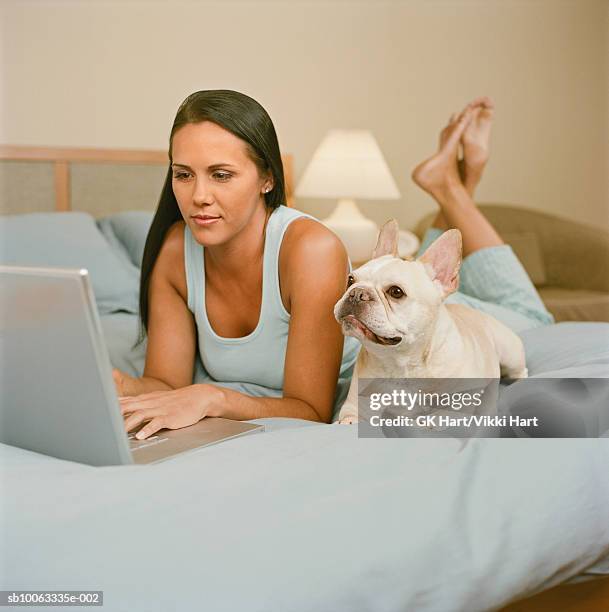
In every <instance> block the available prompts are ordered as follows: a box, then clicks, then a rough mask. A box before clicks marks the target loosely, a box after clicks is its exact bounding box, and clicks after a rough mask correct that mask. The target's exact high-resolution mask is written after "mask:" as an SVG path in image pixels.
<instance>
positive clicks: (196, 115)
mask: <svg viewBox="0 0 609 612" xmlns="http://www.w3.org/2000/svg"><path fill="white" fill-rule="evenodd" d="M203 121H211V122H212V123H215V124H217V125H219V126H220V127H223V128H224V129H225V130H228V131H229V132H231V133H233V134H234V135H235V136H237V137H238V138H240V139H241V140H243V141H244V142H245V145H246V148H247V153H248V156H249V157H250V159H251V160H252V161H253V162H254V163H255V164H256V166H257V168H258V172H259V173H260V175H261V176H265V175H269V174H270V175H271V176H272V177H273V187H272V189H271V191H269V192H268V193H265V194H264V199H265V204H266V206H267V207H268V208H271V209H272V208H277V207H278V206H281V205H282V204H285V201H286V194H285V179H284V175H283V164H282V162H281V153H280V151H279V143H278V142H277V134H276V133H275V128H274V126H273V122H272V121H271V118H270V117H269V115H268V113H267V112H266V111H265V110H264V108H262V106H260V104H258V102H256V100H254V99H252V98H250V97H249V96H246V95H245V94H242V93H239V92H238V91H231V90H228V89H211V90H208V91H197V92H195V93H193V94H190V95H189V96H188V98H186V100H184V102H182V104H181V105H180V108H179V109H178V112H177V114H176V118H175V119H174V122H173V126H172V128H171V134H170V136H169V169H168V170H167V177H166V178H165V184H164V185H163V189H162V191H161V197H160V199H159V205H158V206H157V209H156V213H155V215H154V218H153V220H152V224H151V226H150V230H149V231H148V236H147V238H146V245H145V247H144V255H143V258H142V271H141V277H140V330H139V332H140V333H139V337H138V340H137V342H136V343H135V345H134V348H135V347H136V346H138V345H139V344H141V342H143V340H144V338H145V336H146V333H147V332H148V306H149V304H148V287H149V285H150V276H151V274H152V269H153V268H154V264H155V262H156V259H157V257H158V255H159V251H160V250H161V246H162V244H163V241H164V240H165V235H166V234H167V230H168V229H169V228H170V227H171V226H172V225H173V224H174V223H175V222H176V221H178V220H180V219H182V214H181V213H180V209H179V208H178V202H177V200H176V198H175V195H174V193H173V187H172V181H171V179H172V171H171V164H172V161H173V158H172V152H171V147H172V143H173V136H174V134H175V133H176V132H177V131H178V130H179V129H180V128H181V127H183V126H184V125H187V124H189V123H201V122H203Z"/></svg>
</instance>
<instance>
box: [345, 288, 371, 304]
mask: <svg viewBox="0 0 609 612" xmlns="http://www.w3.org/2000/svg"><path fill="white" fill-rule="evenodd" d="M347 299H348V300H349V301H350V302H351V303H352V304H355V303H356V302H371V301H373V300H374V294H373V293H372V291H371V290H370V289H366V288H365V287H354V288H353V289H352V290H351V292H350V293H349V297H348V298H347Z"/></svg>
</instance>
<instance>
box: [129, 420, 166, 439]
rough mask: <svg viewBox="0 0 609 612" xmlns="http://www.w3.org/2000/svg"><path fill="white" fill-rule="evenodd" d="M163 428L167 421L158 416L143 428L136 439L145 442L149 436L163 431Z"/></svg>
mask: <svg viewBox="0 0 609 612" xmlns="http://www.w3.org/2000/svg"><path fill="white" fill-rule="evenodd" d="M163 427H165V419H164V417H162V416H157V417H154V418H153V419H152V420H151V421H150V423H148V424H147V425H145V426H144V427H142V428H141V429H140V430H139V431H138V432H137V433H136V434H135V437H136V438H137V439H138V440H144V439H146V438H147V437H148V436H151V435H152V434H155V433H156V432H157V431H159V430H160V429H163Z"/></svg>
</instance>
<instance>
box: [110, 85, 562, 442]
mask: <svg viewBox="0 0 609 612" xmlns="http://www.w3.org/2000/svg"><path fill="white" fill-rule="evenodd" d="M491 118H492V103H491V102H490V100H489V99H488V98H479V99H477V100H474V101H473V102H472V103H470V104H469V105H468V106H467V107H466V108H465V109H464V111H463V112H462V113H461V114H460V115H459V116H458V117H452V118H451V121H450V122H449V125H448V126H447V127H446V128H445V129H444V130H443V132H442V134H441V138H440V148H439V151H438V153H437V154H436V155H434V156H433V157H431V158H430V159H429V160H427V161H425V162H423V163H422V164H420V165H419V166H418V167H417V168H416V169H415V171H414V172H413V179H414V180H415V182H416V183H417V184H418V185H419V186H421V187H422V188H423V189H425V190H426V191H427V192H428V193H430V194H431V195H432V196H433V197H434V198H435V199H436V201H437V202H438V204H439V205H440V208H441V212H440V213H439V215H438V217H437V218H436V221H435V223H434V228H432V230H430V231H429V232H428V234H427V236H426V238H425V240H424V244H423V248H424V247H425V246H426V245H428V244H430V242H431V241H432V240H433V239H434V238H435V237H437V235H438V233H441V231H442V230H443V229H447V228H448V227H457V228H458V229H460V230H461V232H462V234H463V247H464V257H465V258H464V261H463V267H462V271H461V285H460V290H461V291H462V293H458V294H453V295H452V296H450V298H449V300H452V301H461V302H464V303H467V304H469V305H471V306H473V307H476V308H481V309H483V310H486V311H487V312H490V313H491V314H494V315H495V316H497V317H498V318H500V319H501V320H502V321H504V322H505V323H507V324H508V325H511V326H512V327H513V328H516V329H523V328H526V327H533V326H535V325H539V324H540V323H546V322H551V317H550V316H549V315H548V314H547V312H546V311H545V308H544V307H543V304H542V303H541V300H540V299H539V297H538V295H537V293H536V291H535V289H534V287H533V285H532V284H531V282H530V280H529V279H528V276H527V275H526V273H525V272H524V270H523V269H522V266H521V265H520V263H519V262H518V260H517V259H516V258H515V256H514V255H513V253H512V252H511V249H510V248H509V247H508V246H507V245H503V244H502V241H501V239H500V238H499V237H498V235H497V234H496V232H495V231H494V230H493V228H492V226H491V225H490V224H489V223H488V221H486V219H485V218H484V217H483V216H482V214H481V213H480V212H479V211H478V209H477V208H476V207H475V205H474V204H473V201H472V199H471V197H472V195H473V190H474V188H475V186H476V185H477V182H478V181H479V180H480V177H481V174H482V170H483V169H484V165H485V163H486V160H487V159H488V136H489V131H490V122H491ZM460 144H461V146H462V147H463V152H464V160H463V162H462V164H461V166H459V165H458V162H457V154H458V148H459V145H460ZM169 158H170V169H169V172H168V175H167V179H166V181H165V185H164V188H163V191H162V194H161V199H160V202H159V206H158V209H157V212H156V215H155V217H154V220H153V222H152V226H151V228H150V232H149V235H148V239H147V242H146V248H145V251H144V258H143V262H142V276H141V287H140V312H141V319H142V324H143V327H144V329H145V330H146V332H147V336H148V346H147V352H146V365H145V370H144V376H143V377H141V378H132V377H130V376H128V375H126V374H124V373H122V372H120V371H118V370H114V379H115V383H116V387H117V391H118V394H119V396H123V397H121V400H120V401H121V406H122V411H123V414H124V415H125V417H126V418H125V427H126V429H127V431H130V430H132V429H135V428H136V427H138V426H140V425H142V424H143V423H146V424H145V425H144V426H143V427H142V429H140V431H139V432H138V433H137V437H138V438H139V439H143V438H146V437H148V436H150V435H152V434H154V433H155V432H156V431H158V430H159V429H161V428H170V429H176V428H180V427H186V426H188V425H191V424H193V423H196V422H197V421H199V420H200V419H202V418H204V417H206V416H222V417H227V418H232V419H241V420H246V419H255V418H261V417H271V416H283V417H296V418H303V419H310V420H316V421H324V422H328V421H329V420H330V418H331V416H332V414H333V413H336V412H337V411H338V409H339V408H340V405H341V404H342V402H343V401H344V399H345V396H346V393H347V391H348V385H349V382H350V378H351V375H352V371H353V365H354V363H355V359H356V357H357V352H358V350H359V344H358V343H357V341H356V340H355V339H354V338H350V337H349V338H345V339H344V340H343V336H342V334H341V331H340V327H339V326H338V324H337V323H336V321H335V320H334V316H333V308H334V304H335V303H336V302H337V301H338V299H339V298H340V297H341V296H342V294H343V292H344V290H345V287H346V279H347V275H348V273H349V267H350V266H349V261H348V258H347V255H346V252H345V249H344V247H343V246H342V243H341V242H340V241H339V240H338V239H337V238H336V236H335V235H334V234H333V233H332V232H330V231H329V230H327V229H326V228H325V227H324V226H323V225H322V224H321V223H319V222H318V221H316V220H314V219H313V218H311V217H309V216H308V215H305V214H304V213H301V212H298V211H295V210H293V209H289V208H286V207H285V206H284V203H285V186H284V178H283V168H282V165H281V157H280V153H279V147H278V144H277V137H276V134H275V130H274V128H273V124H272V122H271V120H270V118H269V117H268V115H267V113H266V112H265V111H264V109H263V108H262V107H261V106H260V105H259V104H258V103H257V102H255V101H254V100H252V99H251V98H249V97H248V96H245V95H243V94H240V93H237V92H233V91H225V90H219V91H201V92H197V93H195V94H192V95H191V96H189V97H188V98H187V99H186V100H185V101H184V103H183V104H182V105H181V106H180V108H179V110H178V113H177V115H176V118H175V121H174V124H173V127H172V130H171V136H170V146H169ZM501 280H503V282H504V284H503V285H502V284H501V282H498V281H501ZM197 352H198V353H199V356H200V360H197V359H196V354H197ZM196 363H197V364H202V366H203V367H202V368H201V369H200V370H199V371H198V372H195V364H196ZM193 373H195V379H196V380H197V383H196V384H192V381H193ZM201 381H203V382H201ZM337 381H338V382H337ZM125 396H126V397H125Z"/></svg>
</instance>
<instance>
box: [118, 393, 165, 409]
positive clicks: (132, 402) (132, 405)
mask: <svg viewBox="0 0 609 612" xmlns="http://www.w3.org/2000/svg"><path fill="white" fill-rule="evenodd" d="M166 395H167V391H154V392H153V393H145V394H143V395H128V396H124V397H119V398H118V403H119V405H120V407H121V413H122V414H127V413H128V412H133V411H134V410H140V409H142V408H150V404H151V403H154V401H155V400H157V399H158V398H159V397H161V396H166Z"/></svg>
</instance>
